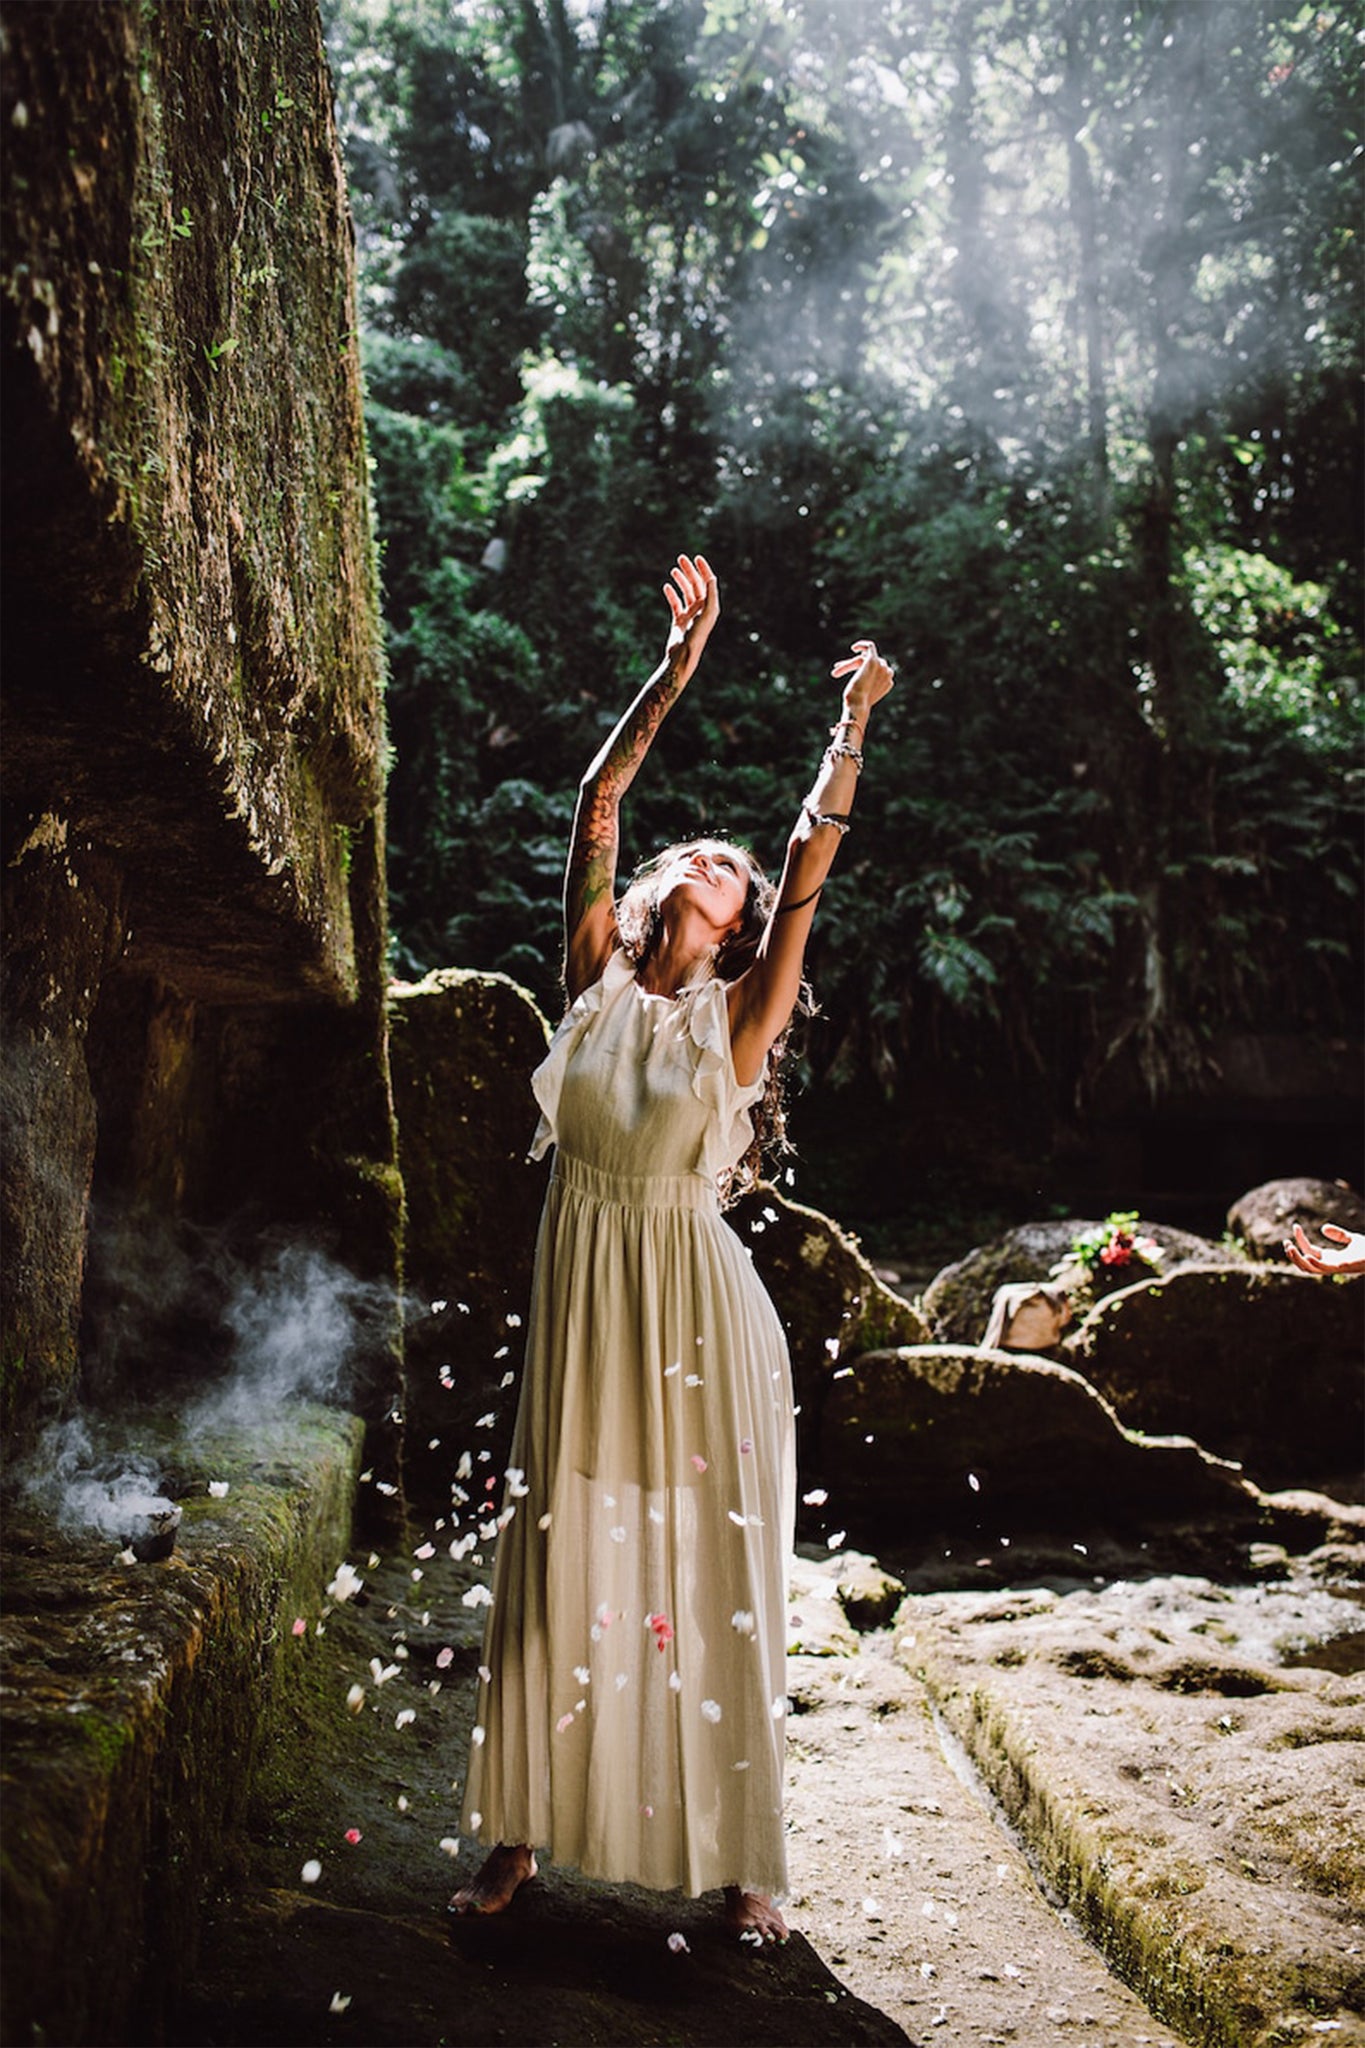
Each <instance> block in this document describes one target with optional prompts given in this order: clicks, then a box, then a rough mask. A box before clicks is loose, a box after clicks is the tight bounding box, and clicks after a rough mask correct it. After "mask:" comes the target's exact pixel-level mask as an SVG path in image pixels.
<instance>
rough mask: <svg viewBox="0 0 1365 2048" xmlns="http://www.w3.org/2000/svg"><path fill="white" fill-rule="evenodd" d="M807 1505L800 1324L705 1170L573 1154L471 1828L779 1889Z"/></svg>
mask: <svg viewBox="0 0 1365 2048" xmlns="http://www.w3.org/2000/svg"><path fill="white" fill-rule="evenodd" d="M794 1512H795V1452H794V1422H793V1409H792V1395H791V1378H790V1367H789V1362H788V1356H787V1348H786V1342H785V1339H784V1336H783V1332H782V1327H781V1324H780V1322H779V1320H778V1317H777V1314H776V1311H775V1310H774V1308H773V1305H772V1303H771V1301H770V1300H769V1298H768V1295H767V1293H766V1292H765V1290H764V1288H763V1286H762V1283H761V1282H760V1280H759V1279H758V1276H757V1274H756V1273H755V1272H754V1269H753V1265H752V1262H751V1260H750V1257H749V1255H748V1253H747V1251H746V1249H745V1247H744V1245H743V1244H742V1243H741V1241H740V1239H739V1238H738V1237H737V1236H736V1234H735V1233H734V1231H733V1230H731V1229H730V1227H729V1225H728V1224H727V1223H726V1222H725V1221H724V1218H723V1217H722V1215H721V1213H720V1209H719V1205H718V1202H717V1198H716V1194H715V1191H714V1188H713V1187H712V1186H710V1185H708V1183H707V1182H706V1181H705V1180H704V1179H702V1178H701V1177H699V1176H698V1175H697V1174H695V1173H688V1174H662V1175H639V1176H628V1175H621V1174H611V1173H607V1172H604V1171H602V1170H601V1169H600V1168H596V1167H593V1166H589V1165H587V1164H586V1163H584V1162H583V1161H582V1160H579V1159H576V1158H573V1157H572V1156H569V1157H566V1156H565V1155H564V1154H563V1153H559V1154H557V1156H556V1161H555V1171H554V1175H553V1178H552V1180H551V1183H550V1187H549V1191H548V1194H547V1197H546V1203H545V1209H544V1213H543V1216H542V1219H541V1226H540V1235H539V1240H538V1244H537V1251H536V1265H535V1279H534V1285H533V1291H532V1304H531V1313H530V1316H529V1318H528V1328H527V1353H526V1367H525V1373H524V1377H523V1381H522V1390H521V1396H520V1402H519V1407H518V1414H517V1423H516V1429H515V1435H514V1439H513V1448H512V1455H511V1466H510V1468H509V1474H508V1481H507V1492H506V1496H505V1500H504V1507H503V1518H504V1526H503V1528H502V1532H501V1534H500V1536H499V1538H498V1546H497V1553H496V1557H495V1561H494V1573H493V1587H492V1595H493V1597H492V1605H491V1607H490V1609H489V1614H488V1621H487V1628H486V1632H485V1640H484V1655H483V1665H482V1668H481V1672H480V1689H479V1702H478V1710H477V1719H476V1727H475V1730H474V1738H473V1744H472V1747H471V1751H470V1763H469V1772H468V1777H467V1784H466V1791H465V1800H464V1827H465V1830H466V1832H468V1833H470V1834H472V1835H474V1836H476V1837H477V1838H478V1839H479V1840H481V1841H483V1842H485V1843H489V1844H491V1843H495V1842H500V1841H501V1842H524V1843H528V1844H530V1845H532V1846H534V1847H536V1848H538V1849H543V1850H545V1851H546V1852H548V1854H549V1856H550V1858H551V1859H552V1860H553V1861H555V1862H562V1863H569V1864H574V1865H576V1866H577V1867H578V1868H580V1869H581V1870H583V1871H584V1872H585V1873H587V1874H588V1875H591V1876H594V1877H600V1878H606V1879H611V1880H620V1879H630V1880H634V1881H636V1882H638V1883H641V1884H645V1885H650V1886H654V1887H658V1888H663V1889H667V1888H674V1887H678V1888H681V1889H682V1890H683V1891H685V1892H687V1893H688V1894H690V1895H694V1896H695V1895H696V1894H698V1893H701V1892H704V1891H708V1890H711V1889H713V1888H715V1887H717V1886H720V1885H725V1884H739V1885H742V1886H743V1887H744V1888H745V1889H746V1890H754V1891H762V1892H767V1893H769V1894H771V1895H774V1896H780V1895H781V1894H782V1893H783V1892H784V1891H785V1888H786V1858H785V1849H784V1842H783V1829H782V1757H783V1747H784V1736H785V1715H786V1570H787V1560H788V1557H789V1555H790V1551H791V1544H792V1538H793V1525H794Z"/></svg>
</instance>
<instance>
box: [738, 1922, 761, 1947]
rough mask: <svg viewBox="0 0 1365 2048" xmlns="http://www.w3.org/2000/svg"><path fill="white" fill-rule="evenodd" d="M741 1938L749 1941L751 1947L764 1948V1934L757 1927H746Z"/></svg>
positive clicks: (743, 1940) (746, 1941)
mask: <svg viewBox="0 0 1365 2048" xmlns="http://www.w3.org/2000/svg"><path fill="white" fill-rule="evenodd" d="M739 1938H740V1940H741V1941H742V1942H745V1943H747V1944H748V1946H749V1947H750V1948H762V1946H763V1936H762V1935H761V1934H760V1933H759V1931H758V1929H757V1928H756V1927H746V1928H745V1929H744V1932H743V1933H742V1934H741V1935H740V1937H739Z"/></svg>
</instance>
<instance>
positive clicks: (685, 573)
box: [664, 555, 720, 683]
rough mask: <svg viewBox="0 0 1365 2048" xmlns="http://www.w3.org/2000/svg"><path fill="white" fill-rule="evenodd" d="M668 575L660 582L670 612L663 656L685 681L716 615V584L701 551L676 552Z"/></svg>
mask: <svg viewBox="0 0 1365 2048" xmlns="http://www.w3.org/2000/svg"><path fill="white" fill-rule="evenodd" d="M672 577H673V580H672V582H671V583H665V585H664V596H665V597H666V598H667V599H668V608H669V610H670V611H671V612H672V614H673V623H672V625H671V627H670V628H669V633H668V645H667V647H666V648H665V650H664V659H665V661H666V662H668V664H669V666H670V667H671V668H672V669H673V670H674V673H675V674H676V675H677V678H678V680H679V682H683V683H685V682H686V681H687V680H688V678H689V676H690V675H691V674H692V671H693V670H694V669H695V668H696V666H697V663H698V662H699V661H700V660H701V654H702V649H703V648H704V647H705V645H706V643H707V641H708V640H709V639H710V637H711V628H712V627H713V626H714V625H715V623H716V620H717V619H718V618H719V617H720V585H719V583H717V581H716V572H715V570H714V569H713V568H712V567H711V564H710V563H709V562H708V561H707V559H706V557H705V555H697V556H696V557H695V558H694V557H693V556H691V555H679V557H678V562H677V567H676V568H675V569H674V570H673V572H672ZM675 584H676V586H677V588H676V589H675V588H674V585H675Z"/></svg>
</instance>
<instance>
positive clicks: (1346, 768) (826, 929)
mask: <svg viewBox="0 0 1365 2048" xmlns="http://www.w3.org/2000/svg"><path fill="white" fill-rule="evenodd" d="M328 20H329V39H330V45H331V54H332V62H333V69H334V76H335V81H336V87H337V93H338V107H339V114H340V119H341V125H342V132H343V137H344V141H345V146H346V150H347V156H348V163H349V174H350V180H351V189H352V200H353V207H354V211H355V216H356V222H357V232H358V237H359V246H360V254H361V275H362V320H363V327H364V344H365V358H366V365H367V377H368V391H369V432H370V446H371V453H372V458H373V464H374V489H375V498H376V506H377V516H378V522H379V528H380V533H381V536H382V544H383V550H384V553H383V575H384V589H385V602H386V610H387V621H388V632H389V668H390V686H389V706H390V726H391V737H392V741H393V745H394V750H395V766H394V769H393V774H392V779H391V784H390V830H391V846H390V874H391V883H392V916H393V927H394V933H395V947H396V960H397V964H398V966H399V968H400V970H401V971H406V972H413V971H416V970H419V969H421V968H424V967H426V966H429V965H435V964H444V963H448V962H459V963H463V964H472V965H481V966H486V967H495V968H501V969H504V970H506V971H507V972H509V973H511V974H513V975H515V976H516V977H517V978H518V979H520V980H521V981H523V982H524V983H525V984H526V985H527V986H529V987H530V988H531V989H532V990H533V991H534V992H535V994H536V995H537V996H538V997H539V999H540V1000H541V1001H542V1002H543V1003H544V1004H545V1005H546V1007H547V1008H548V1009H549V1011H550V1012H551V1013H552V1014H555V1013H557V1008H558V1000H559V998H558V963H559V949H560V934H559V887H560V876H561V870H562V861H563V853H564V845H565V837H566V831H567V827H568V821H569V817H570V813H571V805H572V795H573V791H574V788H575V785H576V783H577V779H578V777H579V775H580V773H581V772H582V769H583V767H584V766H585V765H586V763H587V761H588V759H589V757H590V756H591V754H592V753H593V752H594V751H595V749H596V747H597V746H598V744H599V743H600V740H601V737H602V735H603V733H604V732H605V730H607V729H608V728H609V726H610V725H611V723H612V722H613V721H614V719H615V717H616V716H617V714H618V712H619V710H620V709H621V708H622V707H623V705H624V703H625V702H626V701H627V699H628V698H629V696H630V695H631V694H632V693H633V691H634V689H635V688H636V687H637V685H638V683H639V681H641V680H642V679H643V677H644V675H645V674H647V673H648V671H649V669H650V668H651V667H652V666H653V664H654V662H655V660H656V659H657V654H658V651H659V649H660V648H661V645H662V639H663V629H664V625H665V613H664V609H663V605H662V601H661V598H660V594H659V586H660V584H661V582H662V580H663V577H664V575H665V573H666V571H667V568H668V566H669V564H670V562H671V561H672V559H673V557H674V555H675V554H676V553H677V551H678V550H679V549H680V548H685V549H696V548H700V549H701V550H702V551H704V552H705V553H706V554H707V555H708V556H709V558H710V559H711V561H712V562H713V563H714V564H715V565H716V567H717V569H718V571H719V573H720V576H721V582H722V591H723V605H724V609H723V616H722V620H721V624H720V626H719V628H718V629H717V633H716V635H715V637H714V639H713V641H712V644H711V648H710V650H709V651H708V655H707V658H706V661H705V663H704V665H703V668H702V671H701V673H700V675H699V676H698V678H697V680H696V682H695V683H694V684H693V686H692V689H691V690H690V691H689V693H688V696H687V697H686V699H685V700H684V701H683V703H682V705H681V706H680V707H679V709H678V710H677V712H676V713H675V714H674V716H673V718H672V719H671V720H670V722H669V723H668V725H667V726H666V727H665V728H664V731H663V733H662V735H661V738H660V740H659V742H658V744H657V746H656V749H655V752H654V754H653V755H652V756H651V759H650V762H649V765H648V768H647V770H646V772H645V773H644V774H643V775H642V777H641V778H640V780H639V782H638V783H637V784H636V789H635V791H634V792H633V793H632V797H631V800H630V805H629V813H628V817H627V820H626V829H627V835H628V843H627V848H626V851H627V854H628V856H629V857H630V858H632V859H633V858H635V857H638V856H639V855H641V854H642V853H644V852H645V851H647V850H648V849H649V847H650V846H651V845H653V844H655V843H657V842H660V841H663V840H665V839H668V838H673V837H677V836H679V835H680V834H682V833H686V832H690V831H693V830H697V829H702V828H704V829H706V830H707V831H725V832H729V833H733V834H735V835H737V836H740V837H743V838H745V839H747V840H749V841H750V843H752V844H753V845H754V847H755V850H756V851H757V852H758V853H759V856H760V858H763V859H764V860H766V861H767V862H768V863H769V864H772V865H776V864H778V863H780V859H781V852H782V847H783V843H784V841H785V836H786V832H787V829H788V823H789V820H790V819H791V817H792V816H793V815H794V812H795V808H796V805H797V804H798V802H799V800H800V798H801V796H802V795H803V794H804V792H805V790H806V789H807V788H808V786H809V779H810V776H811V774H812V772H813V769H814V765H815V762H816V760H817V758H818V755H819V752H820V749H821V747H822V745H823V743H824V736H825V728H826V726H827V725H828V723H829V721H830V718H831V716H832V715H833V709H834V706H835V703H836V701H837V699H836V694H835V691H834V688H833V686H831V684H830V682H829V680H828V672H829V668H830V664H831V662H832V661H833V660H834V659H835V658H837V657H838V656H839V655H840V654H841V653H843V652H844V651H845V648H846V646H847V643H848V642H849V640H850V639H851V638H852V637H853V636H854V634H855V633H859V632H863V633H870V634H873V635H875V636H876V637H877V639H878V641H879V642H880V643H881V645H882V646H883V647H884V649H885V650H886V651H887V652H888V653H889V654H890V655H891V656H892V657H893V658H894V659H895V660H896V662H897V663H898V667H899V672H900V678H901V680H900V685H899V687H898V690H897V692H896V694H895V696H894V697H893V698H892V699H891V700H889V702H888V704H887V706H886V707H885V709H884V712H883V714H882V715H880V716H879V718H878V720H877V723H876V726H875V729H874V731H873V733H872V735H871V737H870V741H869V746H868V768H867V773H866V774H865V776H864V778H863V785H862V788H861V790H860V794H859V801H858V807H857V814H856V822H855V829H854V831H853V833H852V834H851V835H850V837H849V839H848V840H847V842H846V844H845V846H844V848H843V851H842V854H841V857H840V861H839V864H838V867H837V870H836V879H835V881H834V882H833V883H832V885H831V886H830V888H829V890H828V891H827V894H826V897H825V901H824V904H823V906H822V913H821V917H820V920H819V923H818V926H817V935H816V939H815V942H814V957H813V959H812V963H811V965H812V972H813V977H814V980H815V982H816V985H817V990H818V993H819V996H820V1000H821V1003H822V1006H823V1016H822V1018H821V1020H820V1022H819V1024H818V1026H817V1027H816V1028H815V1030H814V1033H813V1036H812V1038H811V1043H810V1054H809V1056H810V1058H811V1060H812V1062H813V1063H814V1065H815V1066H816V1068H817V1069H819V1070H820V1071H822V1072H824V1073H825V1074H827V1075H829V1076H830V1077H831V1078H832V1079H834V1080H835V1081H836V1082H837V1081H839V1080H841V1079H843V1080H848V1081H854V1082H857V1083H858V1084H859V1086H860V1087H863V1088H867V1087H871V1086H872V1085H874V1082H875V1084H876V1085H879V1086H880V1087H881V1088H882V1089H884V1090H886V1091H888V1092H889V1093H891V1094H892V1095H895V1094H896V1093H897V1092H898V1091H900V1090H902V1089H903V1088H904V1087H905V1085H906V1081H907V1076H908V1075H909V1074H910V1073H911V1072H912V1070H913V1069H914V1068H915V1066H916V1064H917V1063H922V1062H923V1061H924V1060H925V1058H926V1056H928V1055H931V1054H932V1055H933V1057H934V1058H935V1059H936V1060H938V1061H939V1062H940V1063H942V1062H944V1061H947V1062H950V1063H951V1065H952V1068H953V1070H954V1072H955V1073H956V1075H957V1076H958V1079H959V1080H960V1081H961V1082H962V1083H963V1084H964V1085H968V1086H969V1085H971V1083H972V1082H973V1080H974V1078H979V1077H984V1076H986V1075H999V1074H1001V1073H1004V1074H1009V1075H1015V1076H1022V1077H1024V1079H1025V1085H1026V1086H1027V1087H1028V1088H1029V1089H1030V1090H1032V1091H1034V1092H1035V1094H1038V1095H1040V1096H1042V1097H1044V1098H1046V1099H1047V1100H1048V1101H1051V1102H1054V1103H1056V1104H1058V1105H1060V1104H1062V1103H1064V1102H1071V1101H1072V1100H1073V1099H1074V1098H1075V1096H1076V1093H1077V1091H1079V1092H1080V1095H1081V1097H1082V1099H1083V1098H1084V1094H1085V1091H1086V1089H1087V1088H1089V1087H1093V1086H1094V1085H1096V1083H1097V1081H1098V1080H1099V1078H1100V1077H1102V1076H1104V1075H1105V1074H1106V1073H1112V1072H1113V1071H1114V1066H1113V1063H1114V1062H1115V1060H1120V1061H1126V1062H1127V1063H1128V1066H1129V1069H1130V1071H1131V1072H1135V1073H1140V1074H1141V1076H1142V1078H1143V1080H1144V1082H1145V1084H1146V1086H1147V1088H1148V1089H1149V1090H1150V1091H1151V1093H1152V1095H1153V1096H1154V1097H1157V1098H1159V1097H1160V1095H1161V1094H1162V1092H1163V1091H1165V1090H1168V1089H1170V1088H1171V1087H1172V1086H1175V1085H1177V1084H1182V1085H1183V1084H1184V1083H1186V1082H1188V1080H1189V1078H1190V1077H1191V1076H1192V1075H1196V1074H1197V1073H1198V1072H1199V1070H1200V1068H1201V1066H1202V1065H1203V1064H1204V1062H1205V1061H1206V1060H1207V1058H1208V1054H1209V1048H1210V1047H1211V1046H1212V1045H1213V1044H1214V1043H1215V1042H1216V1040H1217V1037H1218V1034H1219V1033H1221V1032H1224V1031H1227V1030H1229V1029H1234V1028H1235V1029H1237V1030H1240V1031H1247V1030H1251V1031H1255V1030H1258V1029H1266V1028H1271V1027H1273V1028H1274V1029H1276V1030H1286V1029H1289V1030H1300V1031H1306V1032H1309V1033H1313V1032H1319V1033H1327V1034H1330V1033H1335V1032H1340V1031H1342V1030H1343V1029H1348V1028H1351V1029H1354V1028H1358V1025H1359V1014H1358V1011H1359V990H1360V986H1361V976H1360V947H1359V930H1360V897H1361V849H1360V830H1359V827H1360V797H1361V789H1360V752H1359V741H1360V708H1361V688H1360V652H1361V650H1360V644H1359V620H1360V601H1361V594H1362V593H1361V554H1360V534H1359V523H1360V507H1361V503H1362V475H1361V448H1362V438H1361V426H1362V421H1361V417H1360V412H1361V407H1360V398H1359V392H1360V369H1361V363H1360V353H1361V320H1360V312H1361V307H1360V294H1359V277H1360V270H1359V255H1360V251H1359V236H1358V226H1359V222H1360V220H1361V219H1362V217H1363V216H1362V208H1361V172H1362V164H1365V149H1363V148H1362V141H1361V137H1360V134H1359V122H1360V102H1359V90H1358V88H1359V63H1360V53H1361V42H1362V28H1361V18H1360V15H1359V12H1358V10H1357V9H1355V8H1353V7H1351V6H1349V5H1338V4H1326V5H1321V6H1312V5H1309V6H1303V5H1300V4H1297V0H1223V4H1216V0H1206V4H1199V5H1193V4H1189V0H1124V4H1122V5H1119V4H1115V0H838V4H835V5H830V4H828V0H578V4H571V0H332V4H331V6H330V10H329V18H328Z"/></svg>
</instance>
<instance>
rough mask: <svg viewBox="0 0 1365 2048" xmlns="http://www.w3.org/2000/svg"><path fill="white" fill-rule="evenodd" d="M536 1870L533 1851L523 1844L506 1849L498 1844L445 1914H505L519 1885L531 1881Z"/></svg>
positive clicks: (456, 1895)
mask: <svg viewBox="0 0 1365 2048" xmlns="http://www.w3.org/2000/svg"><path fill="white" fill-rule="evenodd" d="M537 1868H538V1865H537V1863H536V1859H535V1856H534V1854H533V1852H532V1851H531V1850H530V1849H528V1848H527V1847H526V1846H525V1844H524V1843H517V1844H516V1845H515V1846H509V1845H508V1843H506V1842H499V1844H498V1846H497V1848H496V1849H494V1850H493V1851H492V1853H491V1855H489V1856H488V1857H487V1858H486V1859H485V1861H484V1863H483V1865H482V1867H481V1868H480V1869H479V1871H478V1873H477V1875H476V1876H475V1877H474V1879H473V1881H472V1882H471V1883H469V1884H466V1885H462V1886H461V1887H460V1889H459V1891H457V1892H456V1894H455V1896H454V1898H453V1899H452V1900H451V1902H450V1905H449V1908H448V1911H450V1912H452V1913H459V1914H462V1915H464V1916H466V1917H471V1916H473V1915H476V1914H487V1913H502V1912H505V1911H506V1909H507V1907H508V1906H510V1905H511V1903H512V1901H513V1899H514V1898H515V1897H516V1895H517V1893H518V1892H519V1891H520V1890H521V1888H522V1886H523V1885H524V1884H529V1883H530V1882H531V1879H532V1878H533V1877H534V1876H535V1874H536V1870H537Z"/></svg>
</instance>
